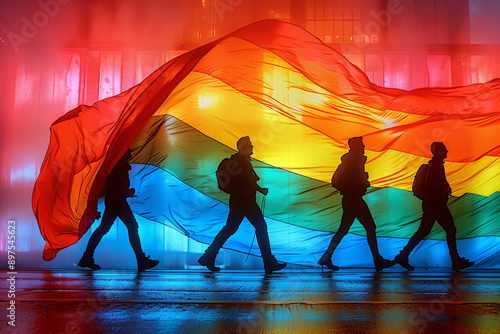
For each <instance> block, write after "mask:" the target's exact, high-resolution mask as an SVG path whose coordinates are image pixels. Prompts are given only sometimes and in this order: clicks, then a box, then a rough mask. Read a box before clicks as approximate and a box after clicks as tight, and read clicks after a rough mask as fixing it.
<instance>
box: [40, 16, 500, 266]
mask: <svg viewBox="0 0 500 334" xmlns="http://www.w3.org/2000/svg"><path fill="white" fill-rule="evenodd" d="M499 110H500V79H495V80H493V81H490V82H488V83H485V84H475V85H470V86H466V87H454V88H424V89H417V90H412V91H404V90H399V89H390V88H383V87H379V86H376V85H374V84H372V83H371V82H370V81H369V80H368V78H367V77H366V75H365V74H364V73H363V72H362V71H361V70H360V69H358V68H357V67H356V66H354V65H353V64H351V63H350V62H349V61H347V60H346V58H344V57H343V56H342V55H341V54H339V53H338V52H336V51H335V50H333V49H332V48H330V47H328V46H327V45H324V44H323V43H322V42H321V41H320V40H318V39H317V38H316V37H314V36H313V35H311V34H309V33H308V32H307V31H305V30H303V29H302V28H300V27H298V26H295V25H292V24H289V23H284V22H280V21H273V20H267V21H261V22H257V23H254V24H251V25H249V26H246V27H244V28H242V29H240V30H237V31H235V32H233V33H231V34H229V35H227V36H225V37H224V38H221V39H219V40H216V41H214V42H212V43H209V44H206V45H204V46H201V47H199V48H197V49H195V50H192V51H190V52H187V53H185V54H183V55H181V56H179V57H177V58H175V59H173V60H172V61H170V62H168V63H166V64H165V65H163V66H162V67H161V68H159V69H158V70H157V71H155V72H154V73H153V74H152V75H151V76H149V77H148V78H147V79H146V80H144V81H143V82H142V83H140V84H139V85H137V86H135V87H133V88H131V89H129V90H127V91H125V92H123V93H122V94H120V95H117V96H114V97H111V98H108V99H105V100H102V101H99V102H97V103H95V104H94V105H93V106H83V105H82V106H79V107H78V108H76V109H74V110H72V111H70V112H68V113H67V114H66V115H64V116H62V117H61V118H59V119H58V120H57V121H56V122H55V123H54V124H53V125H52V127H51V140H50V144H49V148H48V151H47V154H46V157H45V160H44V162H43V164H42V167H41V170H40V174H39V177H38V179H37V181H36V183H35V188H34V192H33V210H34V213H35V216H36V218H37V220H38V223H39V227H40V231H41V234H42V236H43V237H44V239H45V241H46V245H45V250H44V253H43V258H44V259H45V260H51V259H53V258H54V257H55V256H56V254H57V252H58V251H59V250H61V249H63V248H65V247H68V246H69V245H72V244H74V243H76V242H77V241H78V240H79V239H80V238H81V237H82V236H83V234H85V232H86V231H87V230H88V229H89V227H90V226H91V224H92V223H93V222H94V220H95V219H96V217H97V203H98V199H99V198H100V197H101V196H103V195H104V191H103V184H104V182H105V180H106V177H107V175H108V174H109V172H110V171H111V169H112V168H113V166H114V165H115V163H116V162H117V161H118V160H119V159H120V157H121V156H122V155H123V154H124V153H125V151H126V150H127V149H128V148H129V147H131V149H132V160H131V163H132V166H133V169H132V171H131V172H130V177H131V182H132V186H133V187H135V188H136V193H137V194H138V195H139V196H138V197H137V198H133V199H130V200H129V203H130V205H131V207H132V210H133V211H134V212H135V214H136V216H137V217H138V220H139V221H140V222H139V225H141V221H143V220H148V221H154V222H158V223H162V224H165V225H167V226H170V227H172V228H175V229H176V230H178V231H179V232H180V233H183V234H185V235H187V236H189V237H190V238H193V239H195V240H198V241H200V242H205V243H210V242H211V241H212V240H213V238H214V237H215V235H216V234H217V232H218V231H219V230H220V229H221V228H222V226H223V225H224V224H225V221H226V218H227V213H228V201H229V195H227V194H225V193H223V192H222V191H220V190H219V189H218V188H217V183H216V178H215V170H216V169H217V166H218V164H219V162H220V161H221V160H222V159H223V158H225V157H229V156H230V155H231V154H233V153H235V152H236V141H237V140H238V138H240V137H242V136H247V135H248V136H250V138H251V140H252V143H253V144H254V147H255V148H254V155H253V165H254V168H255V170H256V172H257V174H258V175H259V176H260V177H261V180H260V181H259V182H260V184H261V186H264V187H268V188H269V189H270V191H269V194H268V196H267V201H266V206H265V212H264V214H265V216H266V220H267V222H268V225H269V235H270V240H271V247H272V249H273V253H274V254H275V255H276V256H277V257H278V258H280V259H283V260H285V261H289V262H294V263H300V264H311V265H312V264H315V263H316V262H317V259H318V258H319V256H320V255H321V254H322V252H324V250H325V249H326V247H327V245H328V243H329V241H330V239H331V237H332V235H333V233H335V231H336V230H337V229H338V227H339V224H340V217H341V215H342V207H341V195H340V194H339V193H338V192H337V191H335V189H334V188H332V187H331V185H330V179H331V176H332V174H333V173H334V171H335V169H336V168H337V166H338V165H339V164H340V157H341V156H342V155H343V154H345V153H346V152H347V151H348V147H347V140H348V139H349V138H351V137H355V136H362V137H363V138H364V143H365V145H366V153H365V154H366V156H367V157H368V160H367V163H366V171H367V172H368V173H369V176H370V179H369V180H370V183H371V188H369V191H368V193H367V195H366V196H365V200H366V202H367V203H368V206H369V207H370V209H371V212H372V214H373V216H374V219H375V223H376V225H377V236H378V238H379V247H380V252H381V254H382V255H383V256H384V257H388V258H392V257H393V256H395V255H396V254H397V253H398V252H399V250H400V249H401V248H402V247H403V246H404V245H406V243H407V241H408V239H409V238H410V237H411V236H412V235H413V233H414V232H415V231H416V230H417V228H418V226H419V222H420V218H421V215H422V211H421V201H420V200H419V199H418V198H416V197H414V196H413V194H412V192H411V185H412V182H413V178H414V175H415V173H416V171H417V169H418V167H419V166H420V165H421V164H423V163H426V162H427V161H428V160H429V159H430V157H431V153H430V144H431V143H432V142H434V141H442V142H444V143H445V145H446V146H447V148H448V150H449V153H448V158H447V159H446V163H445V169H446V173H447V178H448V182H449V183H450V185H451V188H452V190H453V193H452V195H453V196H452V198H451V199H450V200H449V202H448V205H449V208H450V210H451V212H452V214H453V216H454V219H455V224H456V226H457V231H458V232H457V238H458V239H459V240H458V247H459V252H460V254H461V255H462V256H465V257H468V258H470V259H471V260H473V261H476V263H477V265H476V266H478V267H487V268H492V267H498V266H500V259H499V257H498V256H497V253H498V251H499V250H500V224H499V223H498V221H499V220H498V219H499V217H500V216H499V213H500V212H499V211H500V196H499V192H498V190H499V187H500V140H499V138H500V137H499V136H498V133H500V112H499ZM259 200H260V199H259ZM365 235H366V234H365V230H364V228H363V227H362V226H361V224H359V223H355V224H354V225H353V227H352V228H351V230H350V233H349V234H348V236H347V237H346V238H345V239H344V240H343V242H342V243H341V244H340V246H339V248H338V250H337V251H336V253H335V255H334V263H336V264H338V265H340V266H357V265H370V266H372V259H371V253H370V252H369V250H368V245H367V243H366V237H365ZM252 237H253V228H252V227H251V226H250V224H243V225H242V228H241V229H240V230H239V231H238V232H237V233H236V234H235V235H234V236H233V237H232V238H230V239H229V241H228V242H227V243H226V245H225V247H227V248H230V249H234V250H237V251H242V252H248V251H249V248H250V245H251V243H252ZM445 239H446V237H445V233H444V231H443V230H442V228H441V227H440V226H439V225H438V224H437V223H436V225H435V227H434V229H433V230H432V231H431V233H430V234H429V236H428V238H427V239H426V240H424V242H422V243H421V244H420V245H419V247H418V248H417V249H416V250H415V251H414V255H412V258H410V260H411V261H412V263H413V264H415V265H417V266H427V267H433V266H443V263H445V262H446V261H445V260H443V259H444V258H447V257H448V255H447V248H446V241H445ZM251 253H252V254H257V255H258V254H260V252H259V250H258V247H257V245H255V244H254V245H253V247H252V248H251ZM353 255H355V256H353ZM448 261H449V260H448Z"/></svg>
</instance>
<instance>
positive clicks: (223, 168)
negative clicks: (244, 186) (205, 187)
mask: <svg viewBox="0 0 500 334" xmlns="http://www.w3.org/2000/svg"><path fill="white" fill-rule="evenodd" d="M232 157H233V156H231V158H224V159H222V161H221V162H220V163H219V166H218V167H217V171H216V172H215V176H216V177H217V186H218V187H219V189H220V190H222V191H223V192H225V193H227V194H231V193H232V192H233V190H234V188H235V181H236V183H237V180H236V178H237V175H238V174H239V172H240V171H241V167H240V165H239V164H238V162H237V161H235V160H233V159H232Z"/></svg>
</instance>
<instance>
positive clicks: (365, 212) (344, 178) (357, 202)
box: [318, 137, 395, 271]
mask: <svg viewBox="0 0 500 334" xmlns="http://www.w3.org/2000/svg"><path fill="white" fill-rule="evenodd" d="M348 145H349V153H347V154H344V155H343V156H342V163H341V164H340V165H339V167H338V168H337V170H336V171H335V173H334V174H333V177H332V186H333V187H334V188H337V189H338V190H340V194H342V195H343V197H342V209H343V210H344V213H343V214H342V220H341V222H340V227H339V229H338V230H337V232H336V233H335V235H334V236H333V238H332V241H331V242H330V245H329V246H328V249H327V250H326V252H325V253H324V254H323V256H322V257H321V258H320V259H319V261H318V264H319V265H321V266H322V267H323V266H326V267H327V268H329V269H332V270H339V267H337V266H335V265H333V263H332V255H333V252H334V251H335V249H336V248H337V246H338V244H339V243H340V241H341V240H342V238H343V237H344V236H345V235H346V234H347V232H348V231H349V228H350V227H351V226H352V224H353V223H354V219H356V218H357V219H358V221H359V222H360V223H361V224H362V225H363V227H364V228H365V229H366V237H367V239H368V245H369V246H370V250H371V252H372V255H373V262H374V264H375V268H376V270H377V271H381V270H382V269H384V268H387V267H390V266H392V265H394V264H395V262H394V261H390V260H387V259H384V258H383V257H382V256H381V255H380V253H379V251H378V244H377V236H376V234H375V222H374V221H373V217H372V214H371V213H370V209H369V208H368V205H366V202H365V201H364V200H363V198H362V197H363V195H364V194H365V193H366V189H367V188H368V187H369V186H370V182H368V173H366V172H365V163H366V156H365V155H364V153H365V145H364V144H363V138H362V137H354V138H351V139H349V141H348Z"/></svg>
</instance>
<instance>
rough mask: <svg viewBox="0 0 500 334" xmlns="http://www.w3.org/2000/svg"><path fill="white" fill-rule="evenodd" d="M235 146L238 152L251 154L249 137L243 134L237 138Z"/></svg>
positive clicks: (251, 147) (251, 148)
mask: <svg viewBox="0 0 500 334" xmlns="http://www.w3.org/2000/svg"><path fill="white" fill-rule="evenodd" d="M236 147H237V148H238V152H240V154H243V155H248V156H250V155H252V154H253V145H252V142H251V141H250V137H248V136H245V137H241V138H240V139H238V142H237V143H236Z"/></svg>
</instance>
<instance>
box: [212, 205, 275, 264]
mask: <svg viewBox="0 0 500 334" xmlns="http://www.w3.org/2000/svg"><path fill="white" fill-rule="evenodd" d="M245 217H246V218H247V219H248V221H250V223H251V224H252V225H253V227H254V228H255V234H256V235H257V243H258V244H259V248H260V253H261V254H262V258H263V260H264V264H266V263H268V262H270V261H273V260H274V259H273V258H272V254H271V246H270V243H269V235H268V233H267V224H266V221H265V220H264V216H263V215H262V212H261V211H260V208H259V206H258V205H257V203H256V202H255V201H252V202H250V203H242V201H238V200H237V199H235V198H233V197H231V198H230V199H229V215H228V217H227V222H226V225H225V226H224V227H223V228H222V230H221V231H220V232H219V233H218V234H217V236H216V237H215V239H214V241H213V242H212V244H211V245H210V246H209V247H208V248H207V250H206V252H205V253H206V254H207V255H209V256H211V257H214V258H215V257H216V256H217V253H218V252H219V250H220V249H221V248H222V246H223V245H224V243H225V242H226V241H227V239H229V237H230V236H232V235H233V234H234V233H236V231H237V230H238V228H239V227H240V224H241V222H242V221H243V218H245Z"/></svg>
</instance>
